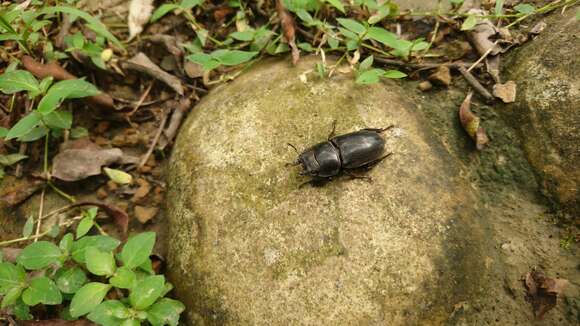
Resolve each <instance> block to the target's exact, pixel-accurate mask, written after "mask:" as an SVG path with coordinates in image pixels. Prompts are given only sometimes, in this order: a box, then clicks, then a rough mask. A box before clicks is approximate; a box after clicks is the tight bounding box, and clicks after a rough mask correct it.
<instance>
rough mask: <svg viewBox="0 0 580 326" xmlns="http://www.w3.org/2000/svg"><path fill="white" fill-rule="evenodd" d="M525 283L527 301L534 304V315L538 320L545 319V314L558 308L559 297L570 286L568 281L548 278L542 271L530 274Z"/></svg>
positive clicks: (533, 271)
mask: <svg viewBox="0 0 580 326" xmlns="http://www.w3.org/2000/svg"><path fill="white" fill-rule="evenodd" d="M523 281H524V286H525V287H526V300H527V301H528V302H530V303H531V304H532V308H533V309H534V315H535V316H536V318H538V319H542V318H544V314H546V312H548V311H549V310H551V309H552V308H554V307H555V306H556V303H557V302H558V296H559V295H561V294H562V292H563V290H564V288H565V287H566V286H567V285H568V280H565V279H559V278H556V279H554V278H550V277H547V276H546V275H545V274H544V272H542V271H540V270H532V271H531V272H528V273H527V274H526V275H525V277H524V279H523Z"/></svg>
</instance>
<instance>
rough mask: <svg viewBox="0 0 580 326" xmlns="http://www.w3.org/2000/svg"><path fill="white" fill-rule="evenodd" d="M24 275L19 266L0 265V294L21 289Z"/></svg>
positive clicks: (24, 279)
mask: <svg viewBox="0 0 580 326" xmlns="http://www.w3.org/2000/svg"><path fill="white" fill-rule="evenodd" d="M25 281H26V273H25V272H24V269H23V268H22V267H21V266H18V265H14V264H11V263H0V294H6V293H7V292H8V291H10V290H11V289H13V288H18V287H22V286H23V285H24V282H25Z"/></svg>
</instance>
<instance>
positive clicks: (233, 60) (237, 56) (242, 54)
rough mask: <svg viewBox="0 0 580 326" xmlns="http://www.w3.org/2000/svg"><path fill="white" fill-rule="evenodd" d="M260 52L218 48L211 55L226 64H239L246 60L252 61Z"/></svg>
mask: <svg viewBox="0 0 580 326" xmlns="http://www.w3.org/2000/svg"><path fill="white" fill-rule="evenodd" d="M256 54H258V52H247V51H240V50H217V51H214V52H212V53H211V54H210V55H211V57H212V58H214V59H216V60H217V61H218V62H219V63H221V64H223V65H225V66H237V65H239V64H242V63H244V62H247V61H250V60H251V59H252V58H253V57H255V56H256Z"/></svg>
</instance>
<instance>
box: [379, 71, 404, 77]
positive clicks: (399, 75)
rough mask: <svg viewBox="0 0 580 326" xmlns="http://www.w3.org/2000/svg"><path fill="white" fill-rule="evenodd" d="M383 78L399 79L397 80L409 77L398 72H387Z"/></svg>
mask: <svg viewBox="0 0 580 326" xmlns="http://www.w3.org/2000/svg"><path fill="white" fill-rule="evenodd" d="M383 77H385V78H392V79H397V78H404V77H407V74H405V73H403V72H400V71H398V70H387V71H385V73H384V74H383Z"/></svg>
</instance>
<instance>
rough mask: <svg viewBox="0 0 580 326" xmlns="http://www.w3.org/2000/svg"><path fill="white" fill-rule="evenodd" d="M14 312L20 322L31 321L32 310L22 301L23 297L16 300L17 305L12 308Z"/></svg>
mask: <svg viewBox="0 0 580 326" xmlns="http://www.w3.org/2000/svg"><path fill="white" fill-rule="evenodd" d="M12 312H13V313H14V316H16V319H18V320H31V319H32V315H31V314H30V308H29V307H28V306H27V305H26V304H25V303H24V302H23V301H22V297H21V298H19V299H18V300H16V304H14V307H12Z"/></svg>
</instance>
